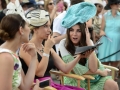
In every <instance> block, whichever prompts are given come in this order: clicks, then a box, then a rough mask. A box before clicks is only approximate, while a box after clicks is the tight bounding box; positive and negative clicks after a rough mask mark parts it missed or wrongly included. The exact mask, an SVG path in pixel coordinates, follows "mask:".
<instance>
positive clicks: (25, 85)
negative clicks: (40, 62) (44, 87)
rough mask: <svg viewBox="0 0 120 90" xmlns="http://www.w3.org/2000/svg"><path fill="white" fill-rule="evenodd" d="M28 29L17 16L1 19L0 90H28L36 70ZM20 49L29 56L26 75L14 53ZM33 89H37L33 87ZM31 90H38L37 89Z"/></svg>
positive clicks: (33, 46)
mask: <svg viewBox="0 0 120 90" xmlns="http://www.w3.org/2000/svg"><path fill="white" fill-rule="evenodd" d="M29 33H30V29H29V27H28V24H27V23H26V22H25V20H24V19H23V18H22V17H21V16H20V15H19V14H10V15H7V16H5V17H4V18H3V20H2V21H1V26H0V38H1V39H3V40H5V42H4V43H3V44H2V45H1V46H0V90H16V89H17V88H19V89H20V90H30V88H31V86H32V84H33V80H34V75H35V69H36V67H37V66H36V63H37V54H36V49H35V45H34V44H33V43H28V41H29ZM20 46H21V48H22V49H23V50H24V51H25V52H26V53H27V54H29V55H30V56H31V58H30V60H31V62H30V65H29V69H28V72H27V74H26V75H24V73H23V71H22V66H21V62H20V60H19V58H18V56H17V55H16V51H17V50H18V49H19V47H20ZM35 88H38V87H36V86H35ZM35 88H34V89H33V90H38V89H35Z"/></svg>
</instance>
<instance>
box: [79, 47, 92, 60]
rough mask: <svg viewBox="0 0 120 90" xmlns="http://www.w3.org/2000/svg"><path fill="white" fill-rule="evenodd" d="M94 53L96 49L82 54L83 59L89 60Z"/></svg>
mask: <svg viewBox="0 0 120 90" xmlns="http://www.w3.org/2000/svg"><path fill="white" fill-rule="evenodd" d="M93 51H94V49H92V50H89V51H86V52H85V53H82V54H81V58H88V57H89V56H90V54H91V53H92V52H93Z"/></svg>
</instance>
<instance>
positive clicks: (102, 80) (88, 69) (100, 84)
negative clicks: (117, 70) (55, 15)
mask: <svg viewBox="0 0 120 90" xmlns="http://www.w3.org/2000/svg"><path fill="white" fill-rule="evenodd" d="M85 28H86V26H85V24H81V23H77V24H76V25H74V26H72V27H71V28H69V29H68V30H67V39H63V40H62V41H61V42H60V52H61V56H62V59H63V60H64V62H66V63H68V62H70V61H72V60H73V59H74V54H75V48H76V47H81V46H92V45H93V43H92V41H91V40H90V37H89V33H88V31H87V32H85ZM85 38H86V40H85ZM96 68H97V71H96V70H95V69H96ZM73 72H74V74H77V75H83V74H91V75H93V76H94V77H95V78H96V79H98V78H99V80H98V81H95V82H94V81H93V83H92V81H91V90H118V86H117V83H116V82H114V81H113V80H112V79H111V77H110V76H107V75H108V71H107V70H105V69H104V66H103V65H102V64H101V62H100V61H99V60H98V59H97V57H96V55H95V52H93V53H92V54H91V55H90V56H89V57H88V58H84V59H81V60H80V61H79V62H78V64H77V65H76V66H75V67H74V68H73ZM94 74H95V75H94ZM64 83H65V84H67V85H73V86H77V81H76V80H75V79H71V78H67V77H65V78H64ZM111 84H112V85H113V86H111ZM80 85H81V87H82V88H85V89H87V83H86V82H84V81H81V83H80Z"/></svg>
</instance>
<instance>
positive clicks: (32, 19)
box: [25, 9, 50, 27]
mask: <svg viewBox="0 0 120 90" xmlns="http://www.w3.org/2000/svg"><path fill="white" fill-rule="evenodd" d="M33 14H34V15H33ZM35 14H36V15H35ZM39 14H43V15H41V16H40V15H39ZM25 17H26V18H27V19H28V20H29V24H30V25H31V26H34V27H40V26H43V25H45V24H46V23H47V22H48V21H49V20H50V17H49V14H48V12H47V11H45V10H42V9H33V10H31V11H29V12H28V13H27V14H26V15H25Z"/></svg>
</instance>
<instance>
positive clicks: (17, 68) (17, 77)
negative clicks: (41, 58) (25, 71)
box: [0, 48, 22, 90]
mask: <svg viewBox="0 0 120 90" xmlns="http://www.w3.org/2000/svg"><path fill="white" fill-rule="evenodd" d="M5 52H6V53H10V54H11V55H12V57H13V59H14V66H13V70H14V71H13V81H12V90H17V88H18V87H19V86H20V83H21V79H22V78H21V69H22V67H21V62H20V60H19V58H18V56H17V55H16V54H15V53H13V52H12V51H10V50H8V49H3V48H0V53H5Z"/></svg>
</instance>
